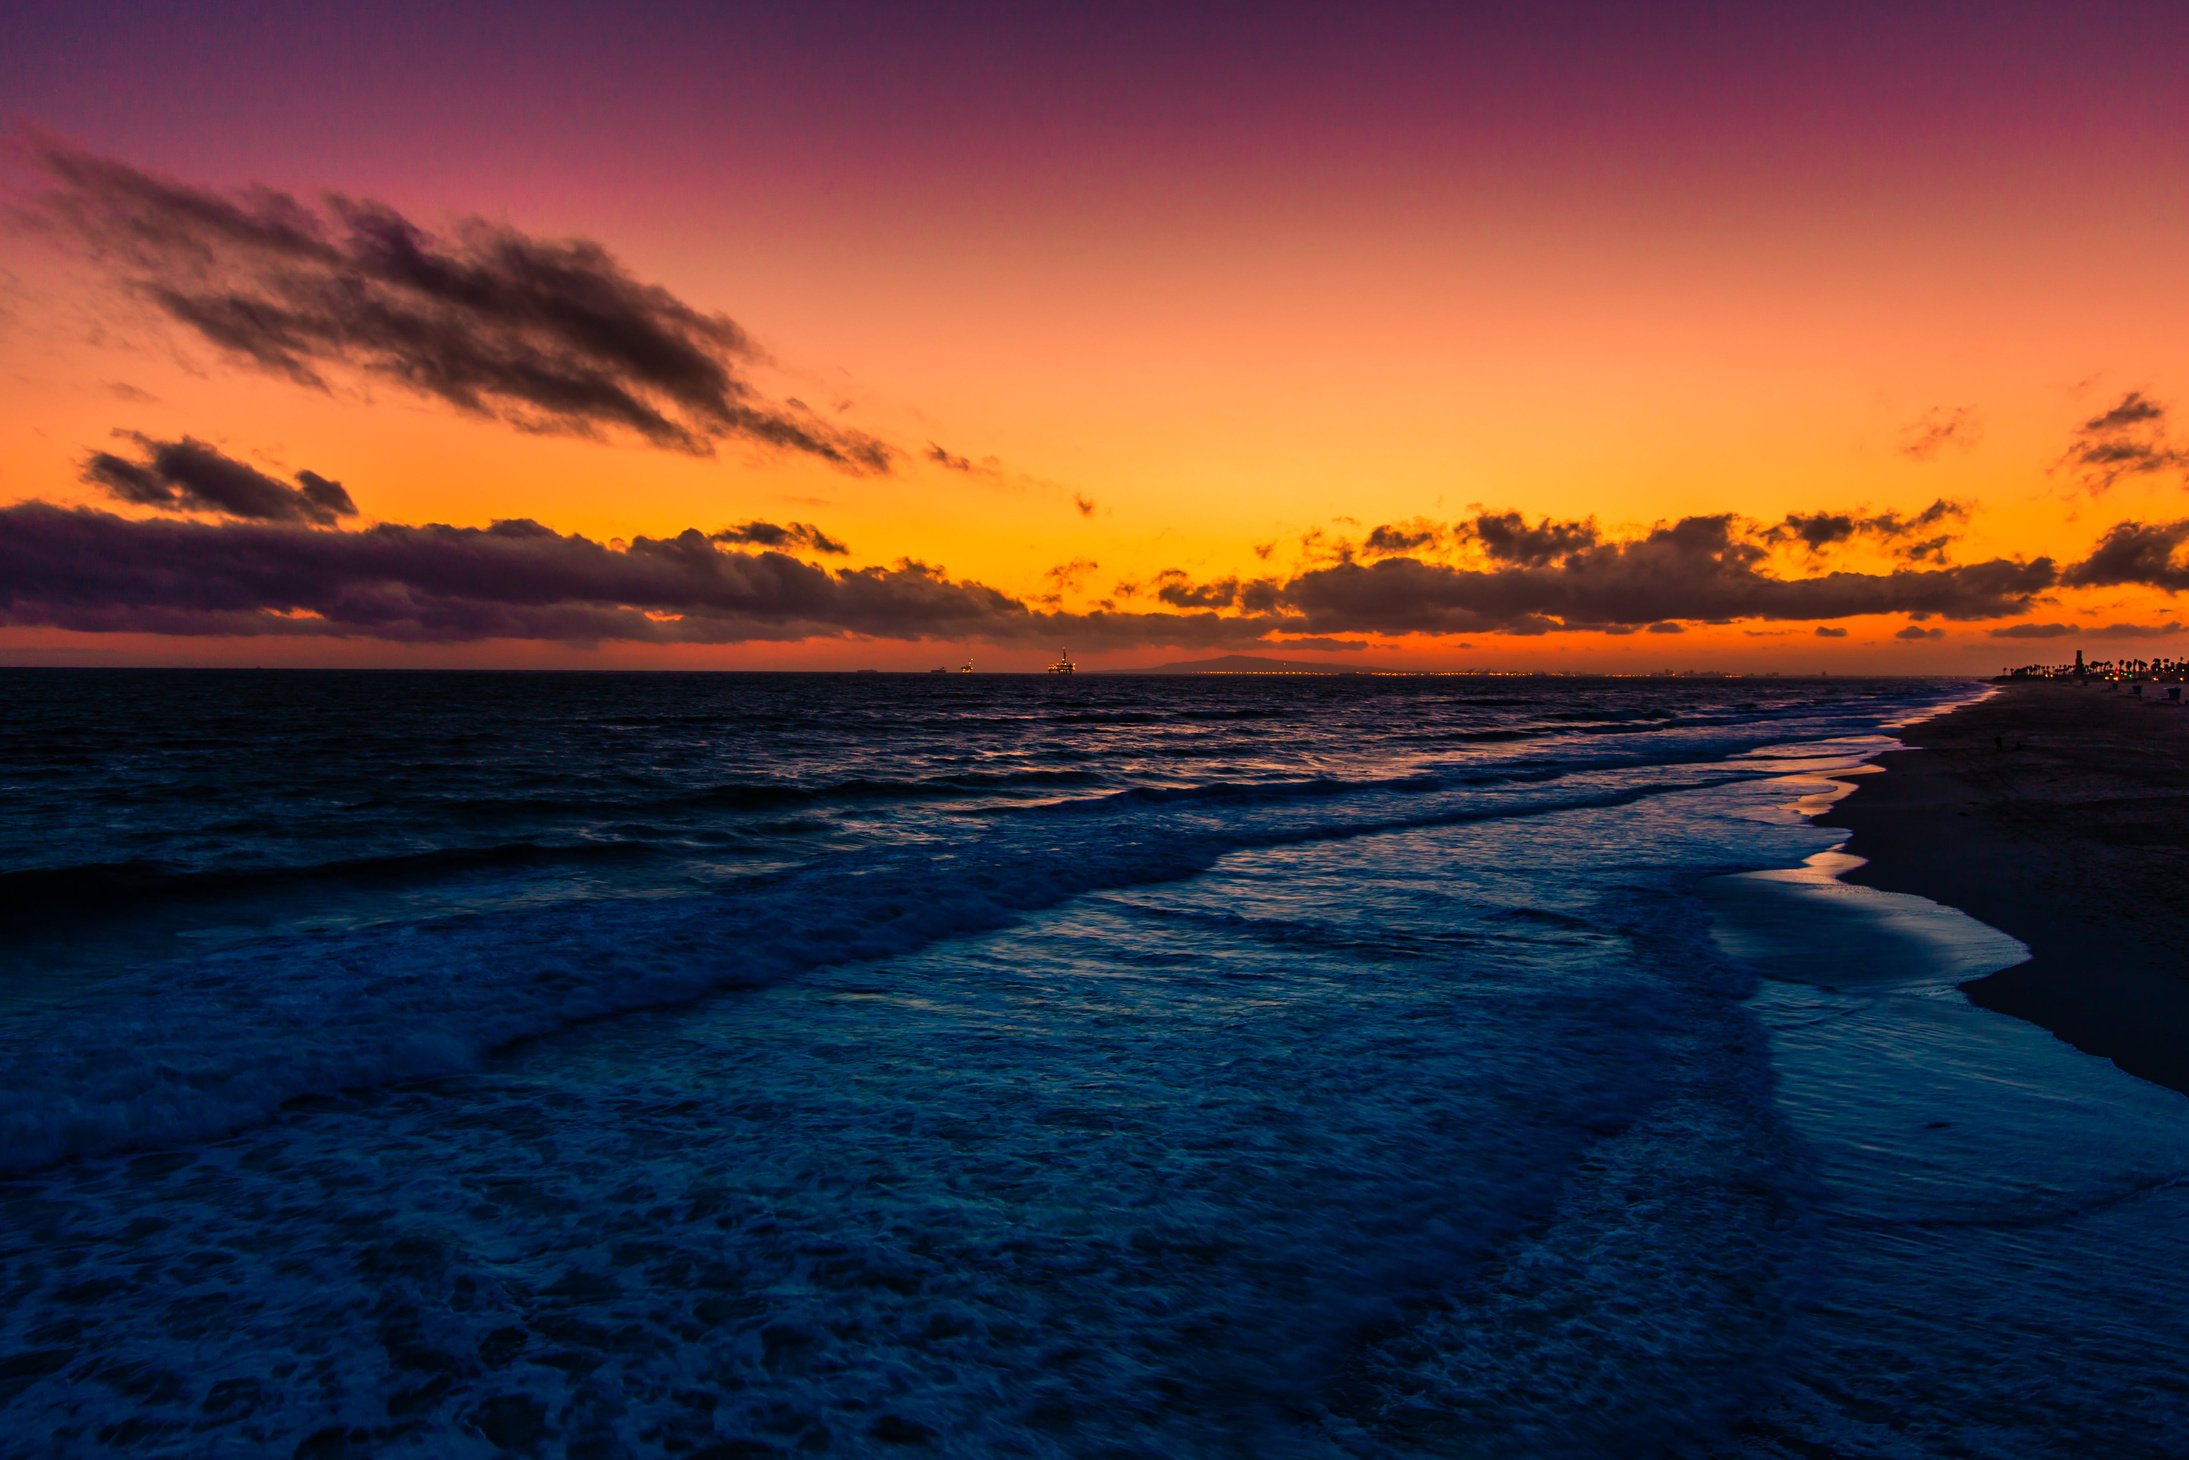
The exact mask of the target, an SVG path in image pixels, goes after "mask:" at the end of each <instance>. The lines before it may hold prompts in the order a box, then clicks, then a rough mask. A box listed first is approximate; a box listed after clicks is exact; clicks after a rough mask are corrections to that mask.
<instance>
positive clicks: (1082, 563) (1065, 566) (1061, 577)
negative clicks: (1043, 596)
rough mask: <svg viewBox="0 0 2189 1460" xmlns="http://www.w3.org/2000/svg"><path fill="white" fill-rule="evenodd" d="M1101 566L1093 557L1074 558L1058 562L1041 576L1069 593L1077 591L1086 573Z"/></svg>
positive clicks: (1084, 579)
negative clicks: (1065, 561) (1066, 561)
mask: <svg viewBox="0 0 2189 1460" xmlns="http://www.w3.org/2000/svg"><path fill="white" fill-rule="evenodd" d="M1101 566H1102V565H1101V564H1100V563H1098V562H1096V561H1095V560H1094V559H1093V558H1074V559H1072V560H1071V561H1070V562H1068V563H1058V564H1057V565H1056V566H1055V567H1053V568H1051V569H1049V571H1048V572H1046V573H1044V574H1042V576H1043V577H1044V578H1047V579H1048V580H1049V581H1050V582H1051V583H1054V584H1055V585H1056V586H1057V588H1058V589H1059V590H1060V591H1062V592H1067V593H1069V592H1074V591H1077V589H1078V588H1079V586H1080V584H1081V583H1083V582H1085V581H1086V578H1087V575H1088V574H1089V573H1092V572H1094V571H1095V570H1097V569H1098V568H1100V567H1101Z"/></svg>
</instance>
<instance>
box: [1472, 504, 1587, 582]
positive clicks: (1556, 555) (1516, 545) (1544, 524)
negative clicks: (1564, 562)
mask: <svg viewBox="0 0 2189 1460" xmlns="http://www.w3.org/2000/svg"><path fill="white" fill-rule="evenodd" d="M1459 533H1460V536H1461V537H1463V538H1467V539H1471V540H1472V541H1474V542H1477V543H1480V544H1481V545H1482V550H1483V551H1484V552H1485V553H1488V554H1489V555H1490V560H1491V561H1492V562H1497V563H1512V564H1515V565H1517V566H1520V567H1523V568H1541V567H1545V566H1548V565H1549V564H1550V563H1552V562H1555V561H1557V560H1558V559H1560V558H1567V557H1571V556H1572V555H1574V554H1576V553H1580V552H1583V551H1585V550H1586V549H1588V548H1591V547H1594V546H1595V545H1596V542H1597V531H1596V524H1595V523H1593V522H1554V521H1552V520H1551V519H1550V518H1548V517H1545V518H1543V519H1541V520H1540V521H1538V522H1537V523H1536V524H1535V526H1533V527H1530V526H1528V523H1527V519H1526V518H1524V517H1522V516H1521V515H1520V514H1519V513H1518V512H1482V513H1477V514H1476V515H1475V517H1474V519H1473V520H1472V521H1470V522H1463V523H1461V524H1460V526H1459Z"/></svg>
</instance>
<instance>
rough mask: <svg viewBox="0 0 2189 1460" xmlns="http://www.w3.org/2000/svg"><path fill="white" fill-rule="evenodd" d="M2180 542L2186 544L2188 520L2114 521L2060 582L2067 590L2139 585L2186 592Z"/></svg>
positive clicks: (2187, 571)
mask: <svg viewBox="0 0 2189 1460" xmlns="http://www.w3.org/2000/svg"><path fill="white" fill-rule="evenodd" d="M2184 541H2189V518H2185V519H2183V520H2181V521H2178V522H2135V521H2129V522H2117V523H2115V524H2114V525H2113V526H2112V527H2110V528H2107V529H2106V533H2105V536H2103V537H2101V538H2099V539H2098V545H2097V547H2095V548H2093V549H2092V550H2091V553H2090V556H2089V557H2087V558H2085V559H2083V560H2082V561H2081V562H2079V563H2077V564H2075V565H2074V566H2073V567H2071V568H2069V569H2068V570H2067V571H2066V572H2065V573H2063V574H2062V575H2061V578H2060V581H2061V582H2062V583H2064V584H2066V585H2067V586H2068V587H2070V588H2113V587H2120V586H2124V585H2128V584H2141V585H2143V586H2145V587H2150V588H2164V589H2165V590H2166V591H2167V592H2169V593H2181V592H2185V591H2189V562H2185V561H2184V560H2183V556H2182V551H2181V549H2182V544H2183V542H2184Z"/></svg>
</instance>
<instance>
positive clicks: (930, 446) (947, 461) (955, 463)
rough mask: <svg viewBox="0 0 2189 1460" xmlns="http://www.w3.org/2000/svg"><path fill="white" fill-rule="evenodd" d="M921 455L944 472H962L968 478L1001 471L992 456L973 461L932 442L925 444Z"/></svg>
mask: <svg viewBox="0 0 2189 1460" xmlns="http://www.w3.org/2000/svg"><path fill="white" fill-rule="evenodd" d="M923 454H924V455H925V456H926V457H927V459H928V460H929V461H932V462H934V463H935V465H937V466H939V467H941V468H942V469H943V470H945V471H955V472H963V473H965V474H966V475H968V476H975V475H977V476H994V475H996V474H997V473H998V472H999V471H1000V470H1002V465H1001V463H999V462H998V461H997V460H996V459H995V458H994V457H993V456H989V457H983V458H982V459H981V460H979V461H975V460H974V459H973V458H972V457H970V456H960V455H958V454H957V453H956V452H955V451H946V450H944V449H943V448H942V447H940V446H938V445H936V444H935V443H934V442H932V441H930V442H928V443H927V450H926V452H925V453H923Z"/></svg>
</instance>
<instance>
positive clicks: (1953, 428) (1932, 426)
mask: <svg viewBox="0 0 2189 1460" xmlns="http://www.w3.org/2000/svg"><path fill="white" fill-rule="evenodd" d="M1983 439H1984V421H1983V417H1982V416H1980V415H1978V414H1977V412H1976V408H1975V407H1973V406H1954V407H1951V408H1950V409H1949V408H1948V407H1945V406H1936V407H1933V408H1932V409H1930V410H1928V411H1925V412H1924V413H1923V414H1922V415H1921V416H1918V417H1917V418H1916V419H1915V420H1913V421H1910V422H1909V423H1908V424H1907V425H1905V426H1903V427H1901V428H1900V454H1901V455H1902V456H1905V457H1907V458H1908V459H1909V460H1911V461H1930V460H1933V459H1934V458H1936V457H1937V455H1938V453H1939V452H1940V451H1942V450H1943V449H1945V447H1947V446H1948V445H1951V446H1953V447H1955V448H1956V449H1957V450H1961V451H1973V450H1975V449H1976V444H1977V443H1978V442H1979V441H1981V440H1983Z"/></svg>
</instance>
